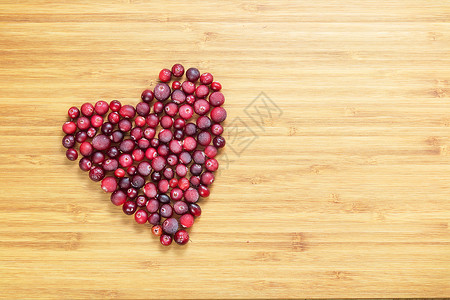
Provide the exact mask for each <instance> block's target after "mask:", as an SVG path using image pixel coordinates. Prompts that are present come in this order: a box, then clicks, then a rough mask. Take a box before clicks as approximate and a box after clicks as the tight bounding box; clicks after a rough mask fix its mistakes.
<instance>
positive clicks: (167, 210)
mask: <svg viewBox="0 0 450 300" xmlns="http://www.w3.org/2000/svg"><path fill="white" fill-rule="evenodd" d="M159 214H160V215H161V217H163V218H170V217H171V216H172V215H173V209H172V206H171V205H170V204H163V205H162V206H161V208H160V209H159Z"/></svg>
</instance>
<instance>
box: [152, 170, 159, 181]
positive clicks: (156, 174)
mask: <svg viewBox="0 0 450 300" xmlns="http://www.w3.org/2000/svg"><path fill="white" fill-rule="evenodd" d="M151 178H152V180H153V181H154V182H157V181H160V180H161V173H160V172H153V173H152V176H151Z"/></svg>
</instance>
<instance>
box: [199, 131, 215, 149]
mask: <svg viewBox="0 0 450 300" xmlns="http://www.w3.org/2000/svg"><path fill="white" fill-rule="evenodd" d="M211 140H212V138H211V134H210V133H209V132H208V131H202V132H200V133H199V134H198V136H197V141H198V143H199V144H200V145H202V146H208V145H209V143H211Z"/></svg>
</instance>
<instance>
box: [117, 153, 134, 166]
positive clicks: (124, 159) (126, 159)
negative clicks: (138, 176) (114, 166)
mask: <svg viewBox="0 0 450 300" xmlns="http://www.w3.org/2000/svg"><path fill="white" fill-rule="evenodd" d="M119 164H120V165H121V166H122V167H124V168H128V167H129V166H131V165H132V164H133V158H132V157H131V155H130V154H126V153H125V154H122V155H120V156H119Z"/></svg>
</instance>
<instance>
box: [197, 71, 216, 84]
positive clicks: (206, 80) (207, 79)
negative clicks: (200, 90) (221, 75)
mask: <svg viewBox="0 0 450 300" xmlns="http://www.w3.org/2000/svg"><path fill="white" fill-rule="evenodd" d="M213 80H214V78H213V76H212V74H211V73H203V74H202V75H200V82H201V83H203V84H206V85H208V84H211V82H213Z"/></svg>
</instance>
